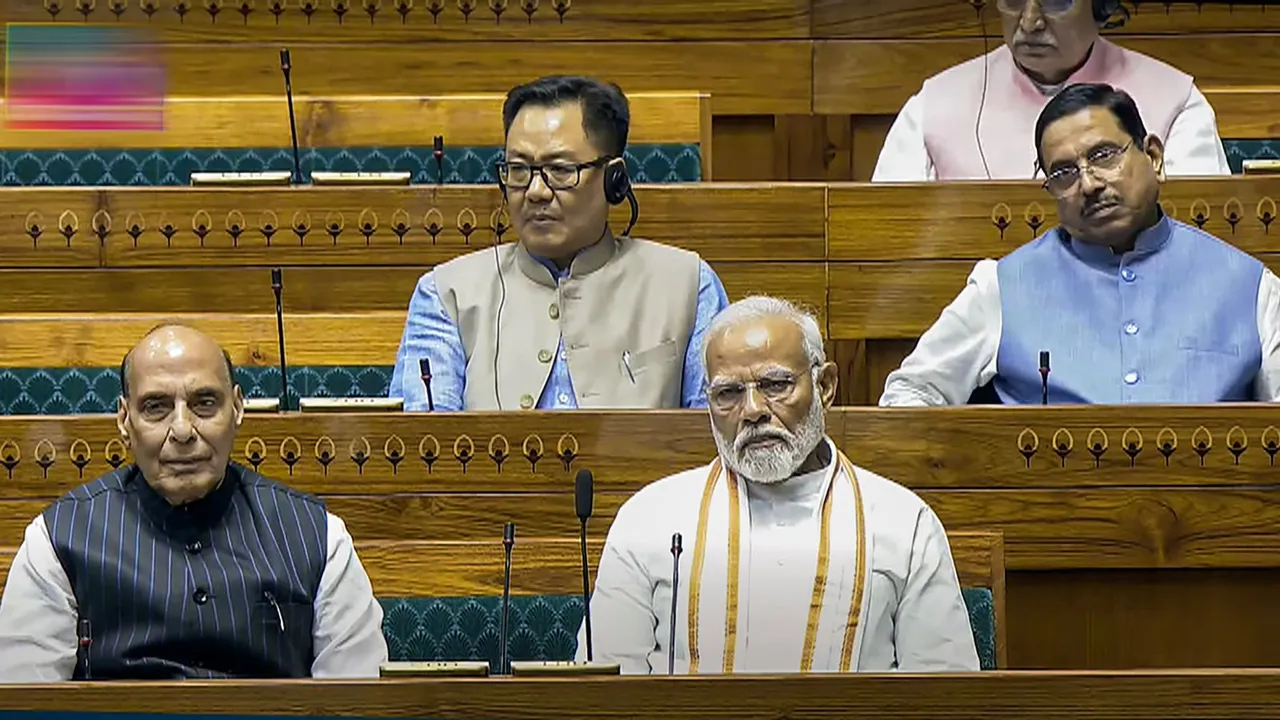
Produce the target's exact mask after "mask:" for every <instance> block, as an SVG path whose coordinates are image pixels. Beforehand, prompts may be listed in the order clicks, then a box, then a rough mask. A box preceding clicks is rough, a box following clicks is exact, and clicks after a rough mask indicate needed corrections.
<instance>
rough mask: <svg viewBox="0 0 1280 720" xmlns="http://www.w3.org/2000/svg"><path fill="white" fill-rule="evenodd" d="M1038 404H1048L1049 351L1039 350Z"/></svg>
mask: <svg viewBox="0 0 1280 720" xmlns="http://www.w3.org/2000/svg"><path fill="white" fill-rule="evenodd" d="M1040 404H1041V405H1048V404H1049V351H1048V350H1041V351H1040Z"/></svg>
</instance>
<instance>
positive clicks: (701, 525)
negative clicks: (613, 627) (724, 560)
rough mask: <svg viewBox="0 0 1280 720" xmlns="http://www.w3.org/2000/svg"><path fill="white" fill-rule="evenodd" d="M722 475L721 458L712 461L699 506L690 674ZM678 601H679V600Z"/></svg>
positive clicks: (693, 670)
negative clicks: (709, 521)
mask: <svg viewBox="0 0 1280 720" xmlns="http://www.w3.org/2000/svg"><path fill="white" fill-rule="evenodd" d="M718 477H720V458H719V457H717V458H716V459H715V461H713V462H712V463H711V472H710V473H708V475H707V487H706V489H704V490H703V491H702V505H701V506H700V507H699V508H698V537H697V539H696V540H695V541H694V545H693V567H692V568H691V569H690V572H689V575H690V577H689V674H690V675H695V674H697V672H698V661H699V657H698V601H699V599H700V596H701V594H702V566H703V565H704V564H705V563H706V560H707V518H708V517H709V516H710V515H711V495H712V493H713V492H714V491H715V489H716V478H718ZM677 602H678V601H677Z"/></svg>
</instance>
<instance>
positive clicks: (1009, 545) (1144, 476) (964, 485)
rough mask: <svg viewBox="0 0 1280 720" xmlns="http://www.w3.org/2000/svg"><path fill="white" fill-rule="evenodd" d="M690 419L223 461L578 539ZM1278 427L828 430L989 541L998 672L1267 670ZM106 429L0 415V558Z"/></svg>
mask: <svg viewBox="0 0 1280 720" xmlns="http://www.w3.org/2000/svg"><path fill="white" fill-rule="evenodd" d="M706 423H707V420H706V415H705V413H703V412H698V411H677V412H635V413H598V412H586V411H580V412H560V413H551V412H530V413H508V414H483V413H481V414H441V415H434V416H432V415H426V414H415V415H404V414H388V415H348V416H332V415H325V416H311V415H303V416H298V415H284V416H250V417H249V418H247V419H246V422H245V425H244V427H243V428H242V429H241V432H240V436H239V438H238V439H237V442H236V449H235V453H234V455H235V458H236V459H237V460H238V461H240V462H246V463H249V464H251V465H252V464H255V463H256V464H257V466H258V467H259V468H260V470H261V472H263V473H265V474H267V475H268V476H271V477H275V478H278V479H280V480H281V481H283V482H287V483H289V484H291V485H293V486H295V487H297V488H299V489H301V490H303V491H307V492H311V493H315V494H318V495H320V496H322V497H324V498H325V499H326V501H327V503H328V506H329V508H330V509H331V510H332V511H333V512H334V513H336V514H337V515H339V516H341V517H342V518H343V519H344V520H345V521H346V523H347V526H348V527H349V528H350V530H351V532H352V534H353V536H354V537H356V538H358V539H359V540H360V541H361V542H369V541H379V540H381V541H398V540H405V539H409V538H412V539H416V540H465V541H482V542H487V543H498V542H500V540H501V529H502V523H503V522H505V521H508V520H509V521H512V522H514V523H515V524H516V526H517V532H518V535H519V536H520V537H573V536H575V535H576V533H577V531H578V519H577V517H576V516H575V514H574V503H573V477H574V475H575V474H576V472H577V471H578V470H579V469H581V468H590V469H591V470H592V471H593V473H594V474H595V478H596V497H595V516H594V517H593V519H592V521H591V525H590V530H591V533H590V534H591V537H592V538H594V539H602V538H603V537H604V534H605V532H606V530H607V528H608V525H609V522H610V519H611V518H612V517H613V516H614V515H615V514H616V512H617V509H618V507H619V506H620V505H621V504H622V502H624V501H625V500H626V499H627V498H628V497H630V495H631V494H632V493H634V492H635V491H636V490H638V489H639V488H640V487H643V486H644V485H645V484H647V483H649V482H652V481H653V480H655V479H657V478H659V477H662V476H665V475H668V474H671V473H673V472H676V471H678V470H683V469H688V468H693V467H697V466H699V465H702V464H705V463H707V462H708V461H709V460H710V458H711V457H712V456H713V454H714V452H715V449H714V444H713V442H712V440H711V438H710V437H709V433H708V431H707V425H706ZM1278 425H1280V423H1277V422H1276V419H1275V413H1274V411H1273V410H1272V409H1271V408H1270V407H1269V406H1267V405H1214V406H1190V407H1158V406H1124V407H1088V406H1081V407H1070V408H1067V407H1060V408H1038V407H1027V408H990V407H968V408H954V409H939V410H908V409H887V410H881V409H875V408H850V409H841V410H836V411H833V412H831V413H829V414H828V423H827V430H828V434H829V435H830V436H831V437H833V438H835V439H836V441H837V442H838V444H839V445H840V446H841V447H843V448H844V449H845V450H846V451H847V452H848V454H849V455H850V457H851V459H852V460H853V461H854V462H855V463H857V464H859V465H860V466H862V467H865V468H867V469H869V470H872V471H874V472H877V473H880V474H882V475H884V476H885V477H888V478H891V479H893V480H896V481H898V482H900V483H902V484H903V485H905V486H907V487H908V488H910V489H912V490H913V491H915V492H916V493H918V494H919V495H920V496H921V497H922V498H924V499H925V500H926V501H927V502H928V503H929V504H930V506H931V507H932V508H933V509H934V510H935V511H936V512H937V514H938V516H939V517H940V518H941V520H942V521H943V523H944V524H945V526H946V528H947V530H948V532H950V533H955V532H966V531H996V530H998V531H1000V532H1002V533H1003V535H1004V544H1005V562H1006V566H1007V567H1008V568H1009V572H1008V590H1007V592H1008V617H1009V621H1008V628H1009V658H1010V663H1011V666H1012V667H1094V668H1114V667H1121V666H1128V667H1134V666H1148V667H1149V666H1165V667H1168V666H1184V667H1185V666H1205V665H1233V666H1238V665H1255V664H1257V665H1267V664H1274V663H1276V662H1277V661H1280V658H1278V657H1277V650H1276V647H1275V645H1274V643H1271V642H1270V640H1269V637H1268V636H1266V635H1265V634H1262V633H1258V632H1257V628H1258V627H1263V626H1265V625H1266V623H1267V622H1269V620H1268V619H1267V618H1269V617H1270V616H1271V613H1272V606H1273V602H1272V599H1273V598H1274V594H1275V593H1276V592H1280V580H1277V578H1276V575H1275V567H1276V566H1277V563H1280V531H1278V530H1277V528H1280V511H1277V510H1276V507H1275V503H1274V502H1273V501H1272V499H1271V494H1272V490H1271V488H1273V487H1274V485H1275V484H1276V473H1277V472H1280V471H1277V469H1276V467H1275V466H1274V465H1273V464H1272V461H1271V455H1270V453H1269V450H1268V445H1271V444H1275V446H1276V448H1277V450H1278V451H1280V431H1278V430H1276V427H1277V426H1278ZM1130 428H1132V430H1130ZM1104 436H1105V438H1104ZM115 437H116V431H115V426H114V419H113V418H110V417H105V416H78V417H62V418H58V417H43V418H2V419H0V546H14V545H17V544H18V543H20V542H21V539H22V532H23V530H24V528H25V527H26V525H27V524H28V523H29V522H30V520H31V518H32V517H34V516H35V515H37V514H39V513H40V512H41V511H42V510H43V509H44V508H45V507H46V506H47V504H48V503H49V502H50V500H51V499H53V498H56V497H57V496H59V495H61V494H62V493H64V492H66V491H67V490H69V489H71V488H73V487H75V486H77V485H78V484H80V483H82V482H85V481H86V480H88V479H90V478H93V477H96V476H98V475H100V474H102V473H103V472H105V471H106V470H109V469H110V467H111V464H112V462H116V463H123V462H126V461H127V458H126V453H125V451H124V449H123V447H122V446H120V445H119V444H118V442H117V443H116V444H115V445H112V446H109V445H108V443H109V442H110V441H111V440H112V438H115ZM1139 437H1140V438H1141V445H1140V451H1139V452H1138V453H1137V454H1136V456H1135V457H1134V458H1133V461H1132V465H1131V463H1130V458H1129V456H1128V454H1126V452H1125V451H1124V448H1125V446H1126V445H1127V444H1128V443H1129V442H1137V440H1138V438H1139ZM1175 439H1176V440H1175ZM1165 442H1169V443H1171V445H1172V447H1171V453H1170V456H1169V458H1168V463H1167V464H1166V459H1165V457H1164V455H1163V453H1162V452H1161V445H1163V444H1164V443H1165ZM1201 442H1204V443H1205V445H1206V448H1207V452H1206V453H1205V455H1204V458H1203V464H1202V461H1201V458H1200V455H1199V453H1198V452H1197V448H1196V446H1197V444H1198V443H1201ZM1095 443H1098V444H1101V445H1102V446H1103V450H1102V452H1101V454H1100V457H1099V459H1098V460H1096V461H1095V459H1094V456H1093V453H1091V452H1090V448H1091V447H1092V446H1093V445H1094V444H1095ZM1175 443H1176V444H1175ZM1060 444H1066V445H1067V451H1066V452H1065V459H1064V458H1062V457H1060V455H1059V453H1058V451H1057V448H1058V446H1059V445H1060ZM1236 444H1239V445H1240V446H1241V448H1242V449H1243V451H1242V452H1241V454H1240V457H1239V461H1238V464H1237V460H1236V457H1235V453H1233V452H1232V449H1233V445H1236ZM73 445H74V446H75V447H74V448H73V447H72V446H73ZM1028 445H1029V446H1031V448H1032V449H1031V450H1030V451H1027V453H1028V454H1029V455H1030V459H1029V460H1028V459H1027V458H1026V457H1024V454H1023V452H1024V449H1025V447H1026V446H1028ZM289 453H292V455H291V456H290V455H289ZM526 453H527V454H528V456H526ZM424 454H425V456H426V457H427V459H428V460H430V463H428V462H426V461H424V459H423V456H424ZM113 455H115V457H114V458H113V457H112V456H113ZM290 457H292V458H293V460H292V461H290V460H289V458H290ZM7 458H14V459H17V460H18V462H17V464H16V465H14V467H13V473H12V476H10V475H9V473H8V470H7V469H5V467H4V466H3V462H8V461H9V460H7ZM530 458H534V459H535V460H536V461H531V460H530ZM48 460H52V462H46V463H45V464H47V465H48V467H47V469H46V468H42V467H41V461H48ZM498 460H501V461H502V462H501V463H499V462H498ZM566 460H567V461H568V462H567V463H566V462H565V461H566ZM85 461H87V462H85ZM464 461H465V462H464ZM77 462H80V463H81V464H83V465H84V467H83V471H82V470H81V468H79V467H77V464H76V463H77ZM290 465H292V468H291V467H290ZM464 468H465V472H464ZM406 529H414V530H410V531H409V532H410V533H414V534H413V535H410V536H409V537H408V538H407V537H406ZM1135 638H1136V639H1137V640H1138V641H1136V642H1135Z"/></svg>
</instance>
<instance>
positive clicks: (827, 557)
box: [800, 477, 836, 672]
mask: <svg viewBox="0 0 1280 720" xmlns="http://www.w3.org/2000/svg"><path fill="white" fill-rule="evenodd" d="M835 488H836V479H835V478H834V477H833V478H831V484H830V485H828V486H827V492H826V494H825V495H823V497H822V524H821V525H820V526H819V528H818V570H817V573H816V574H815V575H814V577H813V598H812V599H811V600H810V601H809V623H808V625H807V626H806V628H805V632H804V654H803V655H801V656H800V672H810V671H812V670H813V654H814V651H815V650H816V648H817V645H818V621H819V620H820V619H821V618H822V596H823V593H824V592H825V591H826V589H827V576H828V575H830V573H831V505H832V504H833V503H832V497H833V496H834V495H835Z"/></svg>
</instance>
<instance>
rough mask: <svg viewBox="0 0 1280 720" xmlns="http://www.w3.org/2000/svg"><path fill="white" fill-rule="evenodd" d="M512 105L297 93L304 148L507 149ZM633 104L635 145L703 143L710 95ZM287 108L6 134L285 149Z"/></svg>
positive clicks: (41, 139) (215, 100)
mask: <svg viewBox="0 0 1280 720" xmlns="http://www.w3.org/2000/svg"><path fill="white" fill-rule="evenodd" d="M187 91H188V92H189V91H190V90H187ZM503 99H504V96H503V95H498V94H490V95H463V96H459V95H445V96H435V97H430V96H424V97H412V96H382V97H379V96H361V95H350V96H337V97H295V98H294V110H295V113H296V115H297V121H298V144H299V145H300V146H301V147H303V148H313V147H315V148H330V147H368V146H383V147H386V146H392V147H394V146H396V145H399V146H423V145H429V144H430V142H431V136H433V135H443V136H444V139H445V144H446V145H447V146H449V147H461V146H499V147H500V146H502V145H503V144H504V142H505V136H504V133H503V130H502V102H503ZM627 99H628V101H629V102H630V105H631V132H630V137H629V141H630V142H631V143H693V144H697V143H701V142H702V140H703V136H704V128H703V127H702V121H703V106H704V105H707V106H708V109H709V103H710V98H709V97H708V96H706V95H698V94H696V93H633V94H630V95H628V97H627ZM285 109H286V105H285V101H284V100H283V99H282V98H279V97H272V96H258V97H249V96H235V97H170V98H166V100H165V111H164V113H165V115H164V130H163V131H159V132H141V131H119V132H102V131H94V132H74V131H64V130H58V131H52V130H51V131H33V130H8V129H0V148H21V149H54V150H68V149H77V148H261V147H268V148H273V147H286V146H288V144H289V114H288V113H287V112H286V111H285ZM0 111H3V102H2V101H0ZM706 133H708V134H709V133H710V129H709V128H708V129H706Z"/></svg>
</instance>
